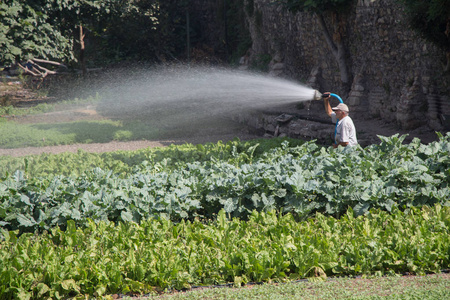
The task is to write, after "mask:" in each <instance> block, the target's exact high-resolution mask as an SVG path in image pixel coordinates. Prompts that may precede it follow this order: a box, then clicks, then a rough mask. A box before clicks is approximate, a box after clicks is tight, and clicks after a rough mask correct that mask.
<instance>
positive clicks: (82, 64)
mask: <svg viewBox="0 0 450 300" xmlns="http://www.w3.org/2000/svg"><path fill="white" fill-rule="evenodd" d="M84 36H85V35H84V34H83V25H80V64H81V71H82V72H83V77H84V76H86V73H87V70H86V58H85V56H84Z"/></svg>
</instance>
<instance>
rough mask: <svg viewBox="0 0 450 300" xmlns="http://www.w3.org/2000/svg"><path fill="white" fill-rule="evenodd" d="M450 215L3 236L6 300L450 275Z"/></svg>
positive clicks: (253, 219)
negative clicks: (360, 277) (446, 272)
mask: <svg viewBox="0 0 450 300" xmlns="http://www.w3.org/2000/svg"><path fill="white" fill-rule="evenodd" d="M449 228H450V208H449V207H441V206H439V205H436V206H433V207H423V208H421V209H418V208H411V209H410V210H409V211H408V212H405V213H403V212H400V211H399V210H397V209H394V210H393V211H392V213H387V212H383V211H379V210H371V211H370V212H368V214H367V215H365V216H360V217H354V214H353V211H352V210H351V209H350V210H349V211H347V213H345V214H344V215H343V216H342V218H340V219H339V220H338V219H335V218H333V217H325V216H323V215H321V214H316V215H315V218H314V219H310V220H308V221H303V222H296V221H294V218H293V216H292V215H290V214H287V215H280V214H277V213H275V212H274V211H270V212H267V213H263V212H261V213H258V212H252V213H251V215H250V216H249V219H248V221H242V220H239V219H232V220H230V219H227V218H226V213H225V212H224V211H223V210H222V211H221V212H219V214H218V215H217V218H216V219H215V220H214V221H210V222H200V221H199V220H193V221H192V222H190V221H187V222H184V221H182V222H180V223H173V222H171V221H169V220H166V219H164V218H157V219H149V220H147V221H143V222H142V223H141V224H140V225H137V224H135V223H132V222H125V223H122V222H120V223H117V224H114V223H111V222H109V223H108V222H99V223H95V222H93V221H91V220H87V222H86V225H85V226H84V227H77V226H76V225H75V222H73V221H69V222H68V223H67V228H66V230H65V231H62V230H61V229H59V228H53V229H51V230H49V231H48V232H44V233H42V234H40V235H36V234H31V233H28V234H22V235H20V236H18V235H17V232H15V231H6V230H2V232H1V233H2V238H1V242H0V256H1V257H2V260H1V261H0V297H1V298H2V299H42V298H52V299H67V298H68V297H78V298H80V299H87V298H92V297H102V296H105V295H108V294H115V293H124V294H126V293H130V292H133V293H148V292H152V291H156V290H162V289H166V288H169V289H186V288H190V287H192V286H199V285H211V284H223V283H229V282H231V283H234V284H235V285H236V286H240V285H241V284H246V283H248V282H269V281H287V280H295V279H299V278H311V280H321V279H323V278H326V277H327V276H331V275H339V276H345V275H349V276H354V275H359V274H363V275H378V276H380V275H384V274H390V275H393V274H395V273H398V274H401V273H405V272H408V273H410V274H425V273H430V272H431V273H438V272H440V270H442V269H445V268H448V267H449V263H450V261H449V256H448V253H449V251H450V240H449V239H448V235H449V233H450V232H449Z"/></svg>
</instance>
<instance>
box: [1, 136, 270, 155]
mask: <svg viewBox="0 0 450 300" xmlns="http://www.w3.org/2000/svg"><path fill="white" fill-rule="evenodd" d="M236 137H237V138H239V139H240V140H241V141H244V140H250V139H256V138H260V137H261V136H257V135H253V134H250V133H243V132H239V133H236V134H226V135H224V134H221V135H206V136H194V137H186V138H184V139H173V140H160V141H147V140H142V141H130V142H117V141H112V142H109V143H93V144H73V145H60V146H45V147H25V148H15V149H0V155H10V156H13V157H20V156H26V155H35V154H42V153H51V154H58V153H63V152H72V153H76V152H77V151H78V150H80V149H81V150H83V151H86V152H91V153H101V152H111V151H119V150H124V151H132V150H138V149H143V148H148V147H150V148H153V147H164V146H169V145H172V144H175V145H181V144H185V143H190V144H193V145H197V144H204V143H208V142H213V143H216V142H218V141H223V142H227V141H231V140H233V139H234V138H236Z"/></svg>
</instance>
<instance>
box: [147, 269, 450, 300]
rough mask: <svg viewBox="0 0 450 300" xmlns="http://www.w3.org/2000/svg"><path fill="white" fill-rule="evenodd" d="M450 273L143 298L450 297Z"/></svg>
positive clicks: (246, 287)
mask: <svg viewBox="0 0 450 300" xmlns="http://www.w3.org/2000/svg"><path fill="white" fill-rule="evenodd" d="M449 298H450V276H449V274H438V275H428V276H402V277H381V278H372V279H363V278H356V279H354V278H338V279H330V280H327V281H321V282H308V281H301V282H290V283H285V284H283V283H282V284H263V285H250V286H244V287H241V288H228V287H226V288H199V289H194V290H191V291H187V292H178V293H167V294H162V295H150V296H149V297H148V298H145V297H141V298H140V299H164V300H169V299H171V300H176V299H214V300H218V299H227V300H228V299H271V300H274V299H420V300H422V299H436V300H437V299H439V300H441V299H449Z"/></svg>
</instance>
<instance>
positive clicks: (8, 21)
mask: <svg viewBox="0 0 450 300" xmlns="http://www.w3.org/2000/svg"><path fill="white" fill-rule="evenodd" d="M44 2H45V1H22V0H6V1H2V2H1V3H0V16H1V17H0V49H1V51H0V62H2V63H3V64H6V65H9V64H13V63H15V62H16V61H22V60H26V59H29V58H33V57H38V58H52V59H60V60H65V59H73V58H74V57H73V53H72V52H71V51H72V47H73V41H72V40H71V39H70V37H68V36H65V35H64V34H63V33H62V32H61V31H59V30H58V28H57V27H56V26H55V24H52V17H51V13H52V12H51V11H47V10H45V9H44V8H43V7H40V6H41V5H42V4H44Z"/></svg>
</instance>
